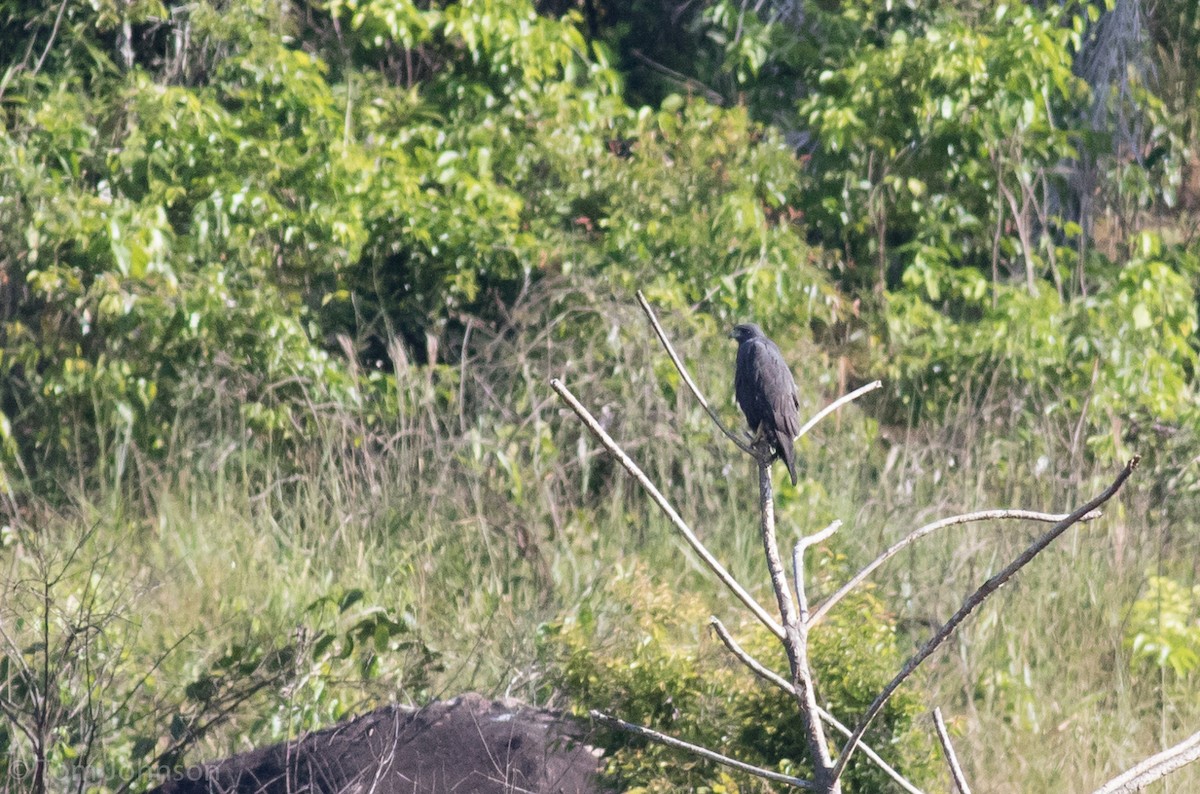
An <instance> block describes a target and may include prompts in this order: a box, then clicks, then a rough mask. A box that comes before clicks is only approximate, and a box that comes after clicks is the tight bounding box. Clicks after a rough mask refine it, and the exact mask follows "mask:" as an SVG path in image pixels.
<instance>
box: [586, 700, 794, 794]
mask: <svg viewBox="0 0 1200 794" xmlns="http://www.w3.org/2000/svg"><path fill="white" fill-rule="evenodd" d="M588 714H590V715H591V717H592V719H594V720H597V721H598V722H603V723H604V724H605V725H611V726H613V727H614V728H620V729H621V730H623V731H629V732H630V733H634V734H637V735H638V736H643V737H645V738H647V739H650V740H651V741H655V742H658V743H659V744H665V745H666V746H667V747H675V748H678V749H680V750H687V751H688V752H689V753H692V754H693V755H698V756H700V757H701V758H707V759H708V760H709V761H716V762H717V763H718V764H724V765H725V766H728V767H731V768H733V769H740V770H741V771H743V772H748V773H750V774H751V775H755V776H756V777H761V778H766V779H767V780H773V781H775V782H776V783H787V784H788V785H789V786H795V787H796V788H803V789H812V788H815V786H813V784H812V781H809V780H805V779H803V778H799V777H792V776H791V775H783V774H780V773H779V772H772V771H771V770H770V769H763V768H762V767H758V766H754V765H753V764H747V763H746V762H745V761H738V760H737V759H735V758H730V757H729V756H727V755H721V754H720V753H718V752H716V751H715V750H709V749H708V748H707V747H701V746H700V745H698V744H692V743H691V742H685V741H684V740H682V739H676V738H675V737H674V736H668V735H667V734H665V733H659V732H658V731H656V730H653V729H652V728H647V727H645V726H642V725H635V724H633V723H632V722H626V721H625V720H622V719H617V718H616V717H613V716H610V715H608V714H605V713H604V712H601V711H596V710H595V709H592V710H591V711H589V712H588Z"/></svg>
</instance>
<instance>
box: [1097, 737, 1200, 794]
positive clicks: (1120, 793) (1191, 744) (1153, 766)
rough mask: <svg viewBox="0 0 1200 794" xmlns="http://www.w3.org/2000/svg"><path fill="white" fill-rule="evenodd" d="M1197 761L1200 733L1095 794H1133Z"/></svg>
mask: <svg viewBox="0 0 1200 794" xmlns="http://www.w3.org/2000/svg"><path fill="white" fill-rule="evenodd" d="M1196 760H1200V733H1193V734H1192V735H1191V736H1189V737H1187V738H1186V739H1184V740H1183V741H1182V742H1180V743H1179V744H1177V745H1175V746H1174V747H1168V748H1167V749H1166V750H1163V751H1162V752H1161V753H1158V754H1157V755H1152V756H1150V757H1149V758H1147V759H1146V760H1145V761H1142V762H1141V763H1140V764H1138V765H1137V766H1135V767H1133V768H1132V769H1130V770H1129V771H1127V772H1124V773H1122V774H1121V775H1119V776H1117V777H1115V778H1113V779H1112V780H1110V781H1108V782H1107V783H1105V784H1104V785H1103V786H1101V787H1100V788H1098V789H1096V791H1095V792H1094V794H1132V792H1134V791H1141V790H1142V789H1144V788H1145V787H1146V786H1148V785H1150V784H1151V783H1153V782H1154V781H1156V780H1158V779H1160V778H1163V777H1166V776H1167V775H1169V774H1171V773H1172V772H1174V771H1176V770H1177V769H1180V768H1182V767H1184V766H1187V765H1188V764H1190V763H1192V762H1194V761H1196Z"/></svg>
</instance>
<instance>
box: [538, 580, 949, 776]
mask: <svg viewBox="0 0 1200 794" xmlns="http://www.w3.org/2000/svg"><path fill="white" fill-rule="evenodd" d="M707 622H708V621H707V612H706V609H705V606H704V604H703V603H701V602H700V600H699V599H697V598H696V597H695V596H688V595H687V594H682V593H680V592H679V590H678V588H677V587H674V586H671V585H667V584H661V583H655V582H653V581H652V580H651V579H650V578H649V577H648V576H647V574H646V573H645V571H644V570H643V569H642V568H635V569H633V570H631V571H629V572H624V573H618V575H617V576H615V577H614V578H612V579H611V580H610V581H608V582H607V583H606V584H605V586H604V588H603V590H602V591H597V592H594V593H592V594H591V596H590V597H589V598H588V600H587V601H585V602H584V603H583V604H582V605H581V606H580V608H579V609H578V610H577V611H576V612H575V613H574V614H573V615H571V616H570V617H568V618H567V619H565V620H563V621H561V622H557V623H554V624H548V625H546V626H544V627H543V628H542V631H541V635H540V638H539V642H540V647H541V648H542V654H543V657H544V659H545V661H546V662H547V663H548V664H549V669H550V670H551V671H553V672H552V673H551V674H550V675H549V676H547V679H546V682H545V684H544V686H545V687H547V688H546V690H545V692H544V693H543V694H544V695H546V696H549V695H551V694H553V695H556V696H561V697H564V698H565V699H566V701H567V703H568V704H569V705H570V706H571V707H572V708H573V709H575V710H577V711H578V712H579V713H581V714H586V713H587V711H588V710H589V709H598V710H600V711H603V712H605V713H607V714H611V715H613V716H616V717H619V718H621V719H624V720H627V721H629V722H633V723H636V724H641V725H646V726H647V727H650V728H653V729H655V730H658V731H662V732H664V733H667V734H669V735H672V736H675V737H678V738H680V739H684V740H686V741H690V742H694V743H697V744H700V745H702V746H705V747H708V748H710V749H713V750H716V751H718V752H721V753H723V754H725V755H729V756H732V757H734V758H736V759H738V760H741V761H746V762H748V763H752V764H755V765H758V766H762V767H765V768H767V769H774V770H777V771H780V772H783V773H786V774H792V775H797V776H800V777H804V776H811V766H810V765H809V762H808V760H807V758H806V756H807V750H806V748H805V742H804V738H803V736H802V731H801V728H800V719H799V715H798V713H797V711H796V704H795V702H794V700H793V699H792V698H791V697H790V696H788V695H785V694H783V693H782V692H780V691H779V690H777V689H775V688H774V687H771V686H770V685H768V684H765V683H764V682H762V681H761V680H760V679H758V678H757V677H755V676H754V675H753V674H752V673H750V672H749V671H748V670H747V669H746V668H745V667H743V666H742V665H741V663H740V662H738V661H737V660H736V659H735V658H734V657H733V656H732V655H730V654H729V653H728V651H726V649H725V648H724V646H723V645H722V644H721V642H720V640H719V639H717V638H716V637H715V636H709V633H708V632H707V631H705V627H706V626H707ZM738 633H740V634H742V635H743V640H742V641H741V642H740V644H742V645H743V647H744V648H746V649H747V651H749V652H750V653H751V654H752V655H754V656H755V657H756V658H758V659H759V660H760V661H762V662H763V663H764V664H766V665H767V666H768V667H772V668H773V669H775V670H777V671H783V673H784V675H785V677H786V671H787V660H786V657H785V656H784V654H783V650H782V647H781V645H780V643H779V642H778V641H777V640H776V639H775V637H774V636H773V635H771V634H770V633H769V632H767V631H766V629H764V628H763V627H761V626H759V625H758V624H754V625H748V624H747V625H743V626H742V627H741V628H740V630H739V632H738ZM812 662H813V670H814V675H815V676H816V679H817V686H818V688H819V692H820V700H821V702H822V703H823V704H825V705H826V706H827V707H828V708H829V710H830V711H831V712H832V713H833V714H834V715H836V716H838V717H839V718H840V719H841V720H842V721H843V722H844V723H847V724H851V725H852V724H853V723H854V721H855V716H856V715H857V714H860V713H861V712H862V711H863V710H865V708H866V707H867V705H869V703H870V702H871V701H872V700H873V699H874V697H875V695H876V694H878V691H879V689H881V688H882V687H883V685H884V684H886V683H887V681H888V680H889V679H890V678H891V676H893V675H894V674H895V673H896V671H897V670H898V669H899V667H900V665H901V664H902V663H903V659H902V657H901V654H900V651H899V649H898V648H897V646H896V636H895V631H894V628H893V627H892V625H891V623H890V616H889V615H888V614H887V612H886V611H885V610H884V609H883V607H882V605H881V604H880V603H879V602H878V601H877V600H876V599H874V598H873V597H871V596H869V595H864V596H858V597H855V598H852V599H851V600H850V601H849V602H847V603H846V604H844V605H843V606H841V607H840V608H839V610H837V611H836V612H835V613H834V615H833V616H831V619H830V620H828V621H827V622H825V623H824V624H823V625H822V626H820V627H819V628H817V629H816V630H815V631H814V633H813V642H812ZM924 710H925V705H924V704H923V703H922V690H921V689H920V688H919V687H917V688H915V689H914V688H912V687H909V688H908V689H906V690H905V691H903V692H901V693H899V694H898V695H896V696H895V697H893V698H892V700H891V701H890V702H889V703H888V705H887V706H886V707H885V708H884V711H883V712H882V713H881V714H880V716H879V717H878V718H877V719H876V721H875V723H874V724H873V725H872V727H871V729H870V730H869V731H868V733H867V736H866V739H865V741H866V742H867V743H868V744H871V745H873V747H875V748H876V749H877V750H878V751H879V752H880V753H881V754H882V755H883V756H884V758H885V759H886V760H888V762H889V763H890V764H892V765H893V766H894V767H896V768H897V769H898V770H899V771H900V772H901V774H904V775H905V776H906V777H908V778H909V779H911V780H913V781H914V782H916V783H917V784H918V785H920V784H921V783H922V782H923V781H928V780H929V779H931V778H932V777H933V776H934V775H935V770H937V769H938V767H937V760H938V759H937V757H936V756H935V755H934V748H933V745H932V743H931V739H930V736H929V733H928V731H927V730H924V729H922V728H921V727H919V726H918V725H917V719H918V717H920V716H921V715H922V714H923V713H924ZM830 735H831V743H832V744H833V745H834V746H837V744H838V740H839V739H840V738H841V736H840V734H833V733H832V732H830ZM599 742H600V743H601V744H602V745H603V746H605V747H606V748H607V749H608V750H609V751H610V753H611V755H610V758H609V762H608V774H609V775H610V776H611V779H612V781H613V783H614V784H615V785H618V786H620V787H621V789H622V790H626V791H628V790H635V791H663V792H666V791H681V790H690V791H770V790H772V789H771V788H770V786H768V785H766V784H765V783H764V782H763V781H762V780H761V779H758V778H752V777H750V776H747V775H744V774H741V773H733V772H731V771H729V770H727V769H724V768H722V767H719V766H717V765H715V764H712V763H710V762H707V761H702V760H700V759H697V758H694V757H692V756H690V755H688V754H687V753H684V752H681V751H678V750H674V749H670V748H666V747H663V746H662V745H659V744H655V743H653V742H650V741H647V740H644V739H640V738H637V737H632V736H630V735H629V734H627V733H624V732H621V731H619V730H616V729H605V730H602V731H600V738H599ZM845 783H846V789H847V791H859V792H876V791H890V790H892V788H893V787H894V786H895V783H894V782H893V781H891V780H890V778H888V777H887V776H886V775H885V774H884V773H882V772H881V771H880V770H879V769H878V768H876V767H874V766H873V765H872V763H871V762H870V761H867V760H866V759H864V758H862V757H861V756H857V757H856V758H855V759H854V760H853V761H852V762H851V764H850V768H849V769H848V770H847V773H846V778H845Z"/></svg>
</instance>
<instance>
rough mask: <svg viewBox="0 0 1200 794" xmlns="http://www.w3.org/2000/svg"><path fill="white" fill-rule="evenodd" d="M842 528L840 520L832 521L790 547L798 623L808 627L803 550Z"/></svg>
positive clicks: (826, 538) (824, 539) (831, 535)
mask: <svg viewBox="0 0 1200 794" xmlns="http://www.w3.org/2000/svg"><path fill="white" fill-rule="evenodd" d="M841 528H842V522H841V521H840V520H838V521H834V522H833V523H832V524H830V525H829V526H827V527H825V528H824V529H822V530H821V531H820V532H818V533H816V534H815V535H809V536H808V537H806V538H800V540H798V541H796V545H795V547H794V548H793V549H792V581H793V582H795V584H796V603H797V604H798V605H799V606H800V624H801V625H803V626H804V627H805V629H807V628H808V625H809V623H808V593H807V592H806V590H805V587H804V552H805V551H807V550H808V547H809V546H815V545H816V544H818V543H822V542H824V541H826V540H828V539H829V538H831V537H833V533H835V532H837V531H838V530H839V529H841Z"/></svg>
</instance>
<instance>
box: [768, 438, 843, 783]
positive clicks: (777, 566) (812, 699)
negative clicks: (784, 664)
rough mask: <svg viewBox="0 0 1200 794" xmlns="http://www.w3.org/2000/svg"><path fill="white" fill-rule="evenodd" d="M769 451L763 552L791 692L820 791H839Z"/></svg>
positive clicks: (800, 586) (799, 590)
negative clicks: (783, 549)
mask: <svg viewBox="0 0 1200 794" xmlns="http://www.w3.org/2000/svg"><path fill="white" fill-rule="evenodd" d="M772 457H773V456H772V455H770V454H766V455H762V456H760V457H759V458H758V499H759V515H760V516H761V519H762V522H761V527H760V529H761V534H762V541H763V551H764V552H765V553H766V557H767V570H768V572H769V573H770V574H771V587H772V588H773V589H774V590H775V600H776V602H777V603H778V605H779V614H780V617H781V618H782V620H783V630H784V638H783V647H784V648H785V649H786V650H787V656H788V666H789V667H790V668H791V673H792V692H793V693H794V697H795V699H796V705H797V706H798V707H799V709H800V723H801V727H803V729H804V739H805V743H806V744H807V745H808V752H809V755H810V756H811V757H812V762H813V776H814V777H815V778H816V785H817V788H818V790H820V791H823V792H830V794H839V792H840V791H841V789H840V787H839V785H838V782H837V779H836V778H833V777H831V776H830V775H831V770H832V769H833V757H832V756H831V755H830V754H829V742H828V741H827V740H826V738H825V729H824V728H823V727H822V725H821V718H820V716H819V715H818V710H819V707H818V706H817V694H816V690H815V687H814V685H813V676H812V668H811V666H810V665H809V661H808V629H807V628H806V627H805V626H804V624H803V623H802V622H801V620H800V613H799V611H798V609H797V607H796V604H795V603H794V602H793V601H792V590H791V588H789V587H788V583H787V575H786V574H785V573H784V571H783V560H782V559H780V557H779V544H778V543H777V541H776V537H775V497H774V491H773V486H772V484H771V458H772ZM803 591H804V590H803V585H802V584H799V583H797V592H801V593H803Z"/></svg>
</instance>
